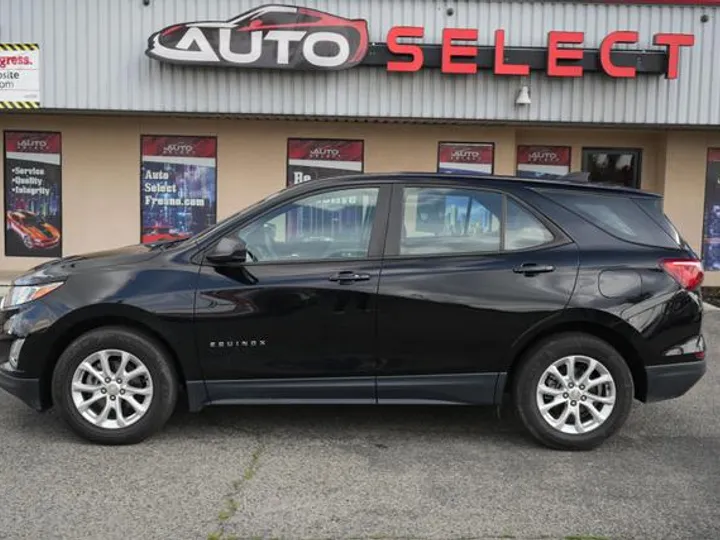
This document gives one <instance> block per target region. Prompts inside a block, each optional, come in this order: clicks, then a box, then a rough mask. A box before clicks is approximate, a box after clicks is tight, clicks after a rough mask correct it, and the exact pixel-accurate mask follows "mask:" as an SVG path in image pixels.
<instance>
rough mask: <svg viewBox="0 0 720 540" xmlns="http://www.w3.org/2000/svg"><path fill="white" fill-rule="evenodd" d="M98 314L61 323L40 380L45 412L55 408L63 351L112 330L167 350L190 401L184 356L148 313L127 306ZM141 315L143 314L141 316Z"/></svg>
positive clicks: (87, 313) (88, 313)
mask: <svg viewBox="0 0 720 540" xmlns="http://www.w3.org/2000/svg"><path fill="white" fill-rule="evenodd" d="M94 307H98V306H94ZM95 311H96V310H95V309H89V310H81V312H80V313H77V312H76V313H74V315H73V317H72V318H70V320H66V321H58V322H61V323H62V324H61V325H59V326H60V329H59V330H58V331H57V335H56V337H55V339H52V340H50V346H49V348H48V352H47V354H46V355H45V358H44V362H43V366H44V367H43V369H42V373H41V376H40V392H41V401H42V405H43V408H50V407H52V405H53V403H52V391H51V385H52V377H53V372H54V370H55V366H56V365H57V362H58V360H59V359H60V355H61V354H62V353H63V351H64V350H65V349H66V348H67V347H68V346H69V345H70V344H71V343H72V342H73V341H75V339H77V338H78V337H80V336H81V335H83V334H85V333H87V332H90V331H92V330H97V329H99V328H105V327H108V326H113V327H121V328H126V329H128V330H132V331H135V332H138V333H140V334H143V335H144V336H146V337H148V338H150V339H152V340H153V341H155V342H156V343H158V344H159V345H160V346H161V347H162V348H163V349H165V351H166V352H167V355H168V358H170V361H171V362H172V366H173V368H174V369H175V372H176V374H177V377H178V383H179V385H180V389H181V390H183V394H185V396H184V397H183V398H182V399H185V400H186V401H187V392H186V390H187V389H186V382H187V376H186V373H187V370H186V369H185V366H184V365H183V362H182V361H181V357H180V354H179V353H178V351H177V349H176V348H175V347H173V345H172V343H171V341H170V340H169V339H168V338H167V337H166V335H165V334H164V333H163V332H162V331H161V330H160V329H159V328H158V326H157V325H155V324H153V323H152V321H151V318H150V317H149V316H148V315H147V314H146V312H144V311H142V310H139V309H138V308H132V307H131V306H124V309H123V308H121V309H115V310H112V312H110V313H107V312H106V313H104V314H100V315H99V314H96V313H95ZM138 311H140V312H141V313H140V314H138V313H137V312H138Z"/></svg>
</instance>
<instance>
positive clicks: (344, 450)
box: [0, 312, 720, 540]
mask: <svg viewBox="0 0 720 540" xmlns="http://www.w3.org/2000/svg"><path fill="white" fill-rule="evenodd" d="M705 333H706V336H707V338H708V342H709V368H708V373H707V375H706V376H705V377H704V379H703V380H702V381H701V382H700V383H699V384H698V385H697V386H696V387H695V388H694V389H693V390H691V392H690V393H688V394H687V395H686V396H684V397H682V398H679V399H677V400H674V401H668V402H663V403H656V404H651V405H642V404H637V405H636V406H635V408H634V410H633V412H632V414H631V416H630V419H629V421H628V422H627V424H626V425H625V427H624V428H623V429H622V431H621V432H620V433H619V434H618V435H617V436H616V437H615V438H614V439H612V440H611V441H608V442H607V443H606V444H605V445H604V446H602V447H601V448H600V449H598V450H595V451H593V452H590V453H563V452H556V451H551V450H545V449H543V448H541V447H538V446H537V445H535V444H534V443H533V442H532V441H531V440H529V439H528V438H527V437H526V436H525V434H524V432H523V430H522V428H521V426H520V425H519V424H518V422H517V420H515V419H514V418H513V417H512V416H509V417H508V416H507V414H506V413H503V414H502V415H501V416H500V417H498V413H497V411H496V410H495V409H492V408H488V409H475V408H464V407H438V408H430V407H421V408H413V407H348V408H340V407H337V408H311V407H284V406H283V407H272V408H259V407H224V408H214V409H207V410H205V411H203V412H202V413H199V414H189V413H178V414H177V415H176V416H175V417H174V418H173V419H172V420H171V422H170V424H169V425H168V426H167V428H166V429H165V430H164V431H163V432H162V433H160V434H159V435H157V436H155V437H154V438H152V439H150V440H148V441H147V442H145V443H143V444H141V445H137V446H132V447H116V448H111V447H100V446H94V445H91V444H86V443H84V442H82V441H81V440H79V439H77V438H76V437H75V436H73V435H72V434H71V433H70V432H69V431H68V430H67V429H66V428H65V426H64V425H63V424H62V422H61V421H60V420H59V419H58V417H57V416H56V415H55V414H54V413H53V412H52V411H51V412H49V413H45V414H39V413H36V412H34V411H32V410H30V409H28V408H27V407H25V406H24V405H22V404H21V403H20V402H19V401H17V400H15V399H14V398H12V397H11V396H9V395H7V394H5V393H4V392H2V391H0V538H3V539H4V538H7V539H12V540H15V539H18V540H19V539H26V538H27V539H31V538H32V539H43V540H45V539H55V538H63V539H65V538H67V539H73V540H76V539H107V540H114V539H130V538H132V539H135V538H144V539H172V540H182V539H207V538H214V539H230V538H237V539H241V538H242V539H245V538H247V539H261V538H263V539H265V538H266V539H270V538H283V539H285V538H287V539H367V540H370V539H374V540H392V539H404V540H405V539H407V540H410V539H442V540H454V539H473V538H477V539H480V538H482V539H489V538H505V539H512V538H516V539H540V538H543V539H566V538H581V539H583V540H584V539H589V538H611V539H621V538H632V539H651V540H663V539H676V538H677V539H680V538H682V539H692V540H701V539H708V540H711V539H713V540H714V539H718V538H720V312H712V313H708V314H707V315H706V323H705Z"/></svg>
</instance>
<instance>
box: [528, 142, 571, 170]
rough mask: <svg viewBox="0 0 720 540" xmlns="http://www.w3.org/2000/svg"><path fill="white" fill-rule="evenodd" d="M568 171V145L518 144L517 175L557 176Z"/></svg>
mask: <svg viewBox="0 0 720 540" xmlns="http://www.w3.org/2000/svg"><path fill="white" fill-rule="evenodd" d="M568 173H570V147H569V146H522V145H521V146H518V148H517V175H518V176H522V177H525V178H559V177H561V176H565V175H566V174H568Z"/></svg>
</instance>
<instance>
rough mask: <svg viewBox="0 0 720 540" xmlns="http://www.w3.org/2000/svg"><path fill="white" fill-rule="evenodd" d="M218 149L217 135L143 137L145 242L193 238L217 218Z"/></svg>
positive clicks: (142, 197)
mask: <svg viewBox="0 0 720 540" xmlns="http://www.w3.org/2000/svg"><path fill="white" fill-rule="evenodd" d="M216 155H217V139H216V138H215V137H179V136H171V137H162V136H150V135H146V136H143V137H142V163H141V169H140V193H141V201H140V209H141V220H142V232H141V234H142V237H141V241H142V242H143V243H144V244H149V243H154V242H164V241H168V240H178V239H182V238H187V237H189V236H192V235H194V234H197V233H199V232H200V231H202V230H204V229H206V228H207V227H209V226H211V225H214V224H215V221H216V216H217V168H216V159H217V158H216Z"/></svg>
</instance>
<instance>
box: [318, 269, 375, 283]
mask: <svg viewBox="0 0 720 540" xmlns="http://www.w3.org/2000/svg"><path fill="white" fill-rule="evenodd" d="M328 279H329V280H330V281H337V282H338V283H354V282H355V281H367V280H369V279H370V274H358V273H357V272H353V271H350V270H346V271H343V272H338V273H337V274H335V275H334V276H330V277H329V278H328Z"/></svg>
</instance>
